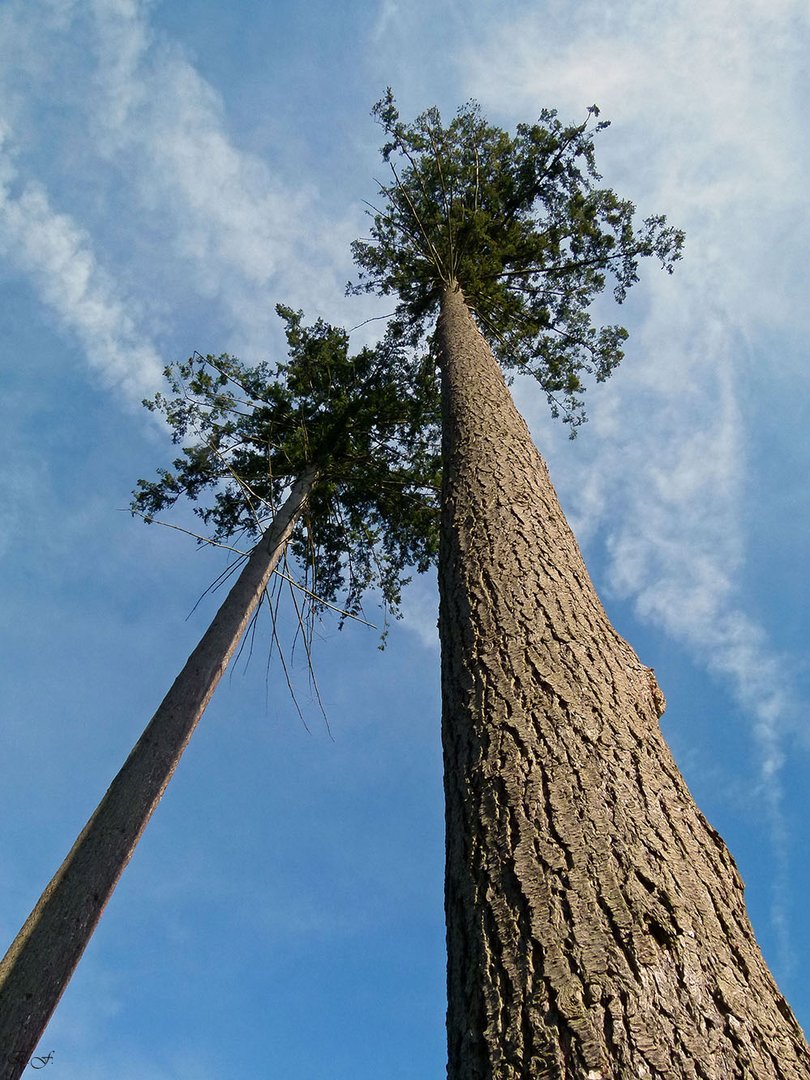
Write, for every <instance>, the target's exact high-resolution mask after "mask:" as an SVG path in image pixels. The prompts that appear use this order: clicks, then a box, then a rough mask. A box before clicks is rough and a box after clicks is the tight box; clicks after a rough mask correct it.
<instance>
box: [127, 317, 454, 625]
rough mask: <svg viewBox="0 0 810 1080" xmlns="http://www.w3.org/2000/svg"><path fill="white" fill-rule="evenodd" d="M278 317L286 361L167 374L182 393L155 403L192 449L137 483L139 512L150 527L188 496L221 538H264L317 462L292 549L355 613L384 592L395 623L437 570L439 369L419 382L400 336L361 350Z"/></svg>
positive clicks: (196, 364)
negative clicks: (373, 592)
mask: <svg viewBox="0 0 810 1080" xmlns="http://www.w3.org/2000/svg"><path fill="white" fill-rule="evenodd" d="M277 310H278V313H279V315H280V316H281V317H282V318H283V319H284V321H285V323H286V334H287V342H288V346H289V358H288V360H287V362H285V363H283V364H279V365H277V366H271V365H268V364H259V365H258V366H256V367H248V366H247V365H245V364H243V363H241V362H240V361H239V360H237V359H236V358H235V357H231V356H227V355H225V356H219V357H213V356H207V357H202V356H200V355H199V354H195V355H194V356H193V357H191V358H190V359H189V360H187V361H186V362H185V363H183V364H177V365H174V366H171V367H168V368H167V369H166V372H165V374H166V378H167V380H168V382H169V386H170V388H171V394H170V395H168V396H167V395H164V394H158V395H157V396H156V397H155V398H154V400H152V401H145V402H144V404H145V405H146V407H147V408H148V409H150V410H151V411H153V412H158V413H162V414H163V416H164V417H165V418H166V421H167V423H168V424H169V427H170V428H171V431H172V439H173V441H174V442H175V443H176V444H178V445H181V446H182V453H181V455H180V456H179V457H178V458H177V459H176V460H175V461H174V463H173V466H172V468H171V469H160V470H159V471H158V478H157V479H156V480H154V481H145V480H139V481H138V486H137V489H136V491H135V492H134V497H133V501H132V511H133V513H137V514H140V515H142V516H144V517H145V518H146V520H147V521H150V520H153V519H154V518H155V516H156V515H157V514H160V513H161V512H163V511H165V510H166V509H168V508H169V507H171V506H172V505H173V504H174V503H175V502H176V501H177V500H178V499H180V498H181V497H185V498H188V499H190V500H191V501H192V502H194V503H195V504H196V505H195V509H194V512H195V514H197V516H198V517H199V518H200V519H201V520H202V522H203V523H204V525H205V526H206V527H207V529H208V536H209V537H210V539H211V540H213V541H215V542H219V543H232V542H234V541H235V540H241V541H242V542H244V538H245V537H247V538H249V540H251V541H254V540H255V539H257V538H258V536H259V535H260V534H261V532H262V531H263V528H264V527H265V526H266V524H267V522H268V519H269V516H271V515H272V513H273V512H274V508H275V507H277V506H278V505H279V503H280V502H281V501H282V499H283V497H284V494H285V491H286V489H288V488H289V486H290V485H291V483H293V482H294V481H295V479H296V478H297V477H298V476H300V475H301V474H302V473H303V472H304V471H305V470H306V469H307V468H308V467H309V466H311V465H313V464H314V465H315V466H317V468H318V472H319V480H318V483H317V485H316V487H315V489H314V491H313V493H312V495H311V497H310V499H309V503H308V507H307V512H306V515H305V517H304V519H303V520H302V521H301V522H300V523H299V525H298V527H297V528H296V531H295V533H294V535H293V538H292V541H291V544H290V552H291V553H292V554H293V555H294V556H295V557H296V560H297V562H298V564H299V566H300V568H302V570H303V573H304V578H305V581H304V584H305V586H306V588H307V589H309V590H311V592H313V593H315V594H317V596H318V597H319V598H320V600H322V601H326V602H328V603H333V602H335V601H336V600H340V601H341V606H342V608H343V609H344V610H345V611H347V612H349V613H350V614H357V613H358V612H359V610H360V604H361V601H362V598H363V595H364V593H366V592H367V591H368V590H369V589H377V590H379V591H380V593H381V596H382V601H383V604H384V605H385V607H386V609H387V610H391V611H393V613H394V614H396V613H397V612H398V606H399V601H400V592H401V588H402V586H403V584H404V583H405V582H406V581H407V572H408V568H410V567H416V569H417V570H418V571H420V572H421V571H424V570H426V569H427V568H428V567H429V565H430V564H431V563H432V561H433V559H434V558H435V554H436V550H437V544H438V533H437V500H438V486H439V428H438V398H437V391H436V386H435V377H434V372H433V370H432V367H431V368H430V369H428V368H425V369H424V370H423V372H422V374H421V375H419V374H417V376H416V377H414V372H413V366H412V364H411V363H410V360H409V358H408V357H406V356H405V353H404V347H403V346H402V345H401V344H397V343H396V342H394V341H392V340H390V339H387V340H386V341H384V342H383V343H382V344H381V345H379V346H378V347H377V348H366V349H363V350H361V351H360V352H359V353H357V354H356V355H350V354H349V348H348V344H349V342H348V335H347V334H346V333H345V332H344V331H343V330H341V329H337V328H335V327H333V326H329V325H328V324H326V323H324V322H322V321H318V322H317V323H315V325H314V326H311V327H304V326H303V325H302V313H301V312H294V311H291V310H290V309H289V308H285V307H281V306H279V307H278V308H277ZM317 606H318V605H317V601H316V607H317Z"/></svg>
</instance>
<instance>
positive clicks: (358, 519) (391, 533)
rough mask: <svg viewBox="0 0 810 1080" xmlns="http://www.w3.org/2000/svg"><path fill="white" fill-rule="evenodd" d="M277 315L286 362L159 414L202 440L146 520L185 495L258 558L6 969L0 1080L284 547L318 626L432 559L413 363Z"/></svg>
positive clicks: (209, 387) (430, 442)
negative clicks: (357, 348)
mask: <svg viewBox="0 0 810 1080" xmlns="http://www.w3.org/2000/svg"><path fill="white" fill-rule="evenodd" d="M280 313H281V314H282V315H283V317H284V318H285V320H286V323H287V339H288V343H289V347H290V359H289V362H288V363H286V364H284V365H280V366H279V367H277V368H275V369H271V368H270V367H268V366H267V365H260V366H259V367H257V368H253V369H251V368H247V367H245V365H243V364H241V363H240V362H239V361H237V360H235V359H234V358H231V357H228V356H222V357H219V358H213V357H208V358H203V357H197V356H195V357H193V358H192V359H191V360H189V361H188V362H187V363H186V364H182V365H180V366H179V367H178V368H175V369H167V376H168V377H169V380H170V383H171V386H172V390H173V396H170V397H165V396H162V395H158V397H157V398H156V399H155V401H154V402H151V403H148V404H149V407H150V408H152V409H156V410H158V411H160V412H162V413H163V414H164V415H165V417H166V419H167V420H168V422H169V425H170V426H171V428H172V433H173V439H174V441H175V442H180V441H188V440H190V441H189V443H188V445H186V446H184V447H183V452H182V455H181V457H179V458H178V459H177V460H176V461H175V462H174V469H173V470H168V469H164V470H161V471H160V473H159V476H158V479H157V480H156V481H153V482H145V481H141V482H140V483H139V488H138V491H137V493H136V495H135V499H134V502H133V510H134V511H135V512H137V513H140V514H142V515H144V516H146V517H147V519H152V518H153V516H154V515H155V514H157V513H159V512H161V511H162V510H165V509H166V508H167V507H168V506H170V505H172V504H173V503H174V502H175V501H176V500H177V499H178V498H179V497H180V496H187V497H189V498H190V499H192V500H194V501H195V502H197V501H198V500H199V499H200V498H201V496H203V495H204V494H205V493H210V494H211V495H212V498H211V499H210V500H209V501H207V502H206V501H203V502H202V503H200V504H198V506H197V510H198V513H199V516H200V518H201V519H202V521H203V527H206V526H207V527H208V528H209V530H210V540H211V541H213V542H216V543H231V542H233V541H234V539H236V538H240V539H241V540H242V543H244V542H245V539H246V538H247V539H248V540H249V541H250V542H251V543H252V544H253V550H252V552H251V554H250V555H249V556H246V557H245V559H244V566H243V568H242V570H241V572H240V574H239V576H238V578H237V580H236V583H235V584H234V585H233V587H232V588H231V590H230V592H229V593H228V595H227V597H226V598H225V600H224V602H223V603H222V605H221V607H220V609H219V611H218V612H217V614H216V616H215V617H214V619H213V621H212V623H211V624H210V626H209V627H208V629H207V630H206V632H205V633H204V634H203V637H202V639H201V640H200V643H199V644H198V645H197V647H196V648H195V649H194V651H193V652H192V654H191V656H190V657H189V659H188V661H187V662H186V664H185V666H184V668H183V670H182V671H181V673H180V674H179V675H178V677H177V679H176V680H175V682H174V684H173V685H172V687H171V689H170V690H169V692H168V694H167V695H166V697H165V698H164V700H163V702H162V704H161V705H160V707H159V708H158V710H157V712H156V713H155V715H154V717H153V718H152V720H151V722H150V723H149V725H148V726H147V728H146V730H145V731H144V733H143V735H142V736H141V738H140V739H139V740H138V742H137V743H136V745H135V747H134V748H133V750H132V752H131V753H130V755H129V757H128V758H127V761H126V763H125V764H124V766H123V767H122V769H121V771H120V772H119V773H118V775H117V776H116V777H115V779H114V780H113V782H112V784H111V786H110V788H109V790H108V791H107V793H106V795H105V796H104V798H103V799H102V801H101V803H100V804H99V806H98V808H97V809H96V811H95V813H94V814H93V816H92V817H91V818H90V820H89V821H88V823H87V825H86V826H85V828H84V829H83V831H82V832H81V834H80V835H79V837H78V839H77V840H76V843H75V844H74V846H73V848H72V849H71V851H70V853H69V854H68V856H67V858H66V859H65V861H64V863H63V864H62V866H61V867H60V868H59V870H58V871H57V873H56V874H55V876H54V877H53V879H52V880H51V882H50V883H49V885H48V886H47V888H46V889H45V891H44V892H43V894H42V896H41V898H40V900H39V902H38V903H37V905H36V906H35V908H34V910H33V911H32V913H31V915H30V916H29V918H28V919H27V921H26V923H25V925H24V926H23V928H22V929H21V931H20V933H19V934H18V935H17V937H16V939H15V940H14V942H13V943H12V945H11V947H10V948H9V950H8V953H7V954H6V956H5V958H4V959H3V961H2V963H1V964H0V1080H17V1078H18V1077H19V1076H21V1074H22V1072H23V1071H24V1069H25V1068H26V1066H27V1063H28V1061H29V1060H30V1058H31V1055H32V1054H33V1052H34V1049H35V1048H36V1045H37V1043H38V1042H39V1039H40V1037H41V1035H42V1033H43V1032H44V1029H45V1027H46V1025H47V1023H48V1021H49V1019H50V1017H51V1015H52V1013H53V1010H54V1009H55V1008H56V1005H57V1004H58V1001H59V998H60V997H61V995H62V993H63V991H64V989H65V987H66V986H67V983H68V981H69V979H70V977H71V975H72V974H73V971H74V970H75V968H76V966H77V964H78V962H79V960H80V959H81V956H82V953H83V952H84V949H85V947H86V946H87V943H88V942H89V940H90V937H91V936H92V934H93V931H94V930H95V927H96V925H97V923H98V920H99V919H100V917H101V914H102V912H103V910H104V907H105V905H106V903H107V901H108V899H109V897H110V896H111V895H112V892H113V890H114V889H115V886H116V885H117V883H118V880H119V878H120V876H121V874H122V872H123V870H124V868H125V867H126V865H127V863H128V862H129V859H130V857H131V856H132V853H133V851H134V849H135V846H136V845H137V843H138V840H139V839H140V837H141V834H142V833H143V830H144V829H145V827H146V825H147V823H148V821H149V818H150V817H151V815H152V813H153V811H154V810H155V808H156V806H157V804H158V802H159V801H160V799H161V797H162V795H163V793H164V791H165V789H166V786H167V784H168V783H169V780H170V779H171V777H172V775H173V773H174V771H175V769H176V767H177V764H178V762H179V760H180V757H181V755H182V753H183V751H184V750H185V748H186V746H187V744H188V742H189V740H190V738H191V736H192V734H193V732H194V729H195V727H196V726H197V724H198V722H199V720H200V719H201V717H202V714H203V712H204V710H205V708H206V705H207V704H208V701H209V700H210V698H211V695H212V694H213V692H214V690H215V688H216V686H217V684H218V682H219V680H220V678H221V677H222V675H223V674H224V672H225V669H226V667H227V665H228V662H229V660H230V658H231V656H232V655H233V653H234V651H235V650H236V648H237V646H238V645H239V642H240V640H241V639H242V636H243V634H244V631H245V629H246V627H247V626H248V625H249V624H250V622H251V619H252V618H253V616H254V614H255V613H256V610H257V607H258V605H259V604H260V602H261V600H262V598H263V597H264V596H265V595H266V594H267V587H268V583H269V581H270V577H271V575H272V574H273V572H274V571H275V570H276V569H277V566H278V563H279V561H280V560H282V559H284V558H285V554H286V551H287V549H288V547H289V548H291V549H292V552H293V554H294V555H295V556H296V557H297V562H298V565H299V566H300V567H301V568H302V569H303V589H304V594H305V597H306V598H307V601H308V603H309V605H310V611H311V612H314V611H316V610H317V609H318V608H323V607H325V606H326V607H328V606H333V602H334V601H336V600H338V599H341V598H342V600H341V605H340V608H341V610H342V612H343V617H346V616H347V615H356V614H357V613H358V612H359V610H360V605H361V601H362V599H363V596H364V594H366V593H367V592H368V591H369V589H376V590H378V593H379V594H380V595H381V598H382V602H383V604H384V606H386V607H388V608H392V609H393V610H394V611H395V612H396V609H397V606H398V603H399V593H400V588H401V586H402V583H403V580H404V578H405V575H406V570H407V568H408V567H411V566H413V565H416V566H417V567H418V568H419V569H426V568H427V566H428V565H429V564H430V562H431V561H432V559H433V557H434V554H435V551H436V546H437V520H436V513H435V506H436V494H437V477H438V457H437V447H436V441H437V440H436V431H437V428H436V423H435V419H436V408H435V405H436V402H435V398H434V397H433V396H432V395H431V393H430V390H429V389H428V390H427V392H424V391H423V392H419V393H417V392H416V391H415V389H414V386H413V376H412V372H411V370H410V367H406V365H405V364H404V362H403V356H402V349H401V348H400V347H397V346H395V345H392V344H391V343H383V344H382V345H381V346H380V347H378V348H377V349H364V350H362V351H361V352H360V353H359V354H358V355H356V356H352V355H350V354H349V352H348V336H347V335H346V334H345V333H344V332H343V331H341V330H337V329H335V328H333V327H330V326H328V325H326V324H324V323H322V322H319V323H317V324H316V325H315V326H314V327H310V328H304V327H302V325H301V315H300V313H299V314H296V313H294V312H292V311H290V310H289V309H286V308H282V309H280ZM406 376H407V381H406ZM285 493H286V498H284V496H285ZM282 500H283V501H282ZM268 516H269V521H268V520H266V519H267V518H268ZM287 580H288V581H290V582H291V580H292V579H290V578H287ZM297 610H299V609H298V608H297ZM273 621H274V634H275V617H274V620H273Z"/></svg>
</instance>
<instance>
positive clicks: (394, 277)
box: [349, 88, 683, 426]
mask: <svg viewBox="0 0 810 1080" xmlns="http://www.w3.org/2000/svg"><path fill="white" fill-rule="evenodd" d="M373 115H374V116H375V117H376V119H377V120H378V122H379V123H380V124H381V126H382V128H383V130H384V132H385V134H386V142H385V144H384V146H383V147H382V156H383V160H384V161H385V162H387V164H388V165H389V166H390V170H391V181H390V182H389V183H386V184H383V183H381V184H379V194H380V196H381V197H382V204H381V206H380V207H379V208H378V207H372V208H371V210H370V212H369V213H370V217H371V222H372V225H371V235H370V237H368V238H366V239H361V240H357V241H355V242H354V244H353V247H352V250H353V254H354V258H355V262H356V263H357V265H358V267H359V268H360V273H359V279H358V282H357V284H355V285H350V286H349V288H350V290H352V291H356V292H362V291H370V292H378V293H380V294H386V295H387V294H393V295H396V296H397V297H398V298H399V306H398V308H397V316H396V321H395V324H394V328H395V332H399V333H400V334H402V335H403V336H406V337H408V338H409V339H410V340H412V341H413V340H418V339H419V338H420V337H421V336H422V335H423V334H424V333H425V331H426V329H427V327H428V325H430V324H432V322H433V320H435V315H436V311H437V307H438V304H439V301H440V297H441V293H442V290H443V289H444V288H446V287H447V286H453V285H455V284H458V285H460V286H461V288H462V290H463V292H464V295H465V297H466V299H467V301H468V303H469V305H470V307H471V309H472V310H473V311H474V313H475V315H476V317H477V319H478V322H479V325H480V327H481V329H482V332H483V333H484V334H485V336H486V337H487V339H488V341H489V343H490V345H491V346H492V348H493V351H494V352H495V355H496V356H497V357H498V359H499V361H500V362H501V363H502V364H503V365H504V366H505V367H507V368H514V369H517V370H519V371H523V372H526V373H529V374H531V375H533V376H534V377H535V378H536V379H537V380H538V381H539V383H540V385H541V386H542V387H543V389H544V390H545V391H546V393H547V395H548V397H549V401H550V403H551V405H552V410H553V411H554V412H555V414H556V413H558V412H559V411H562V412H563V413H564V416H565V419H566V421H568V422H569V423H571V424H572V425H574V426H576V425H577V424H578V423H580V422H581V421H582V420H583V419H584V408H583V402H582V399H581V397H580V395H581V393H582V391H583V390H584V384H583V376H584V375H586V374H591V375H593V376H595V378H596V379H597V380H598V381H602V380H604V379H606V378H607V377H608V376H609V375H610V374H611V372H612V371H613V369H614V368H615V367H616V365H617V364H618V363H619V362H620V360H621V359H622V355H623V353H622V343H623V342H624V340H625V339H626V338H627V332H626V330H624V328H623V327H620V326H602V327H598V326H596V325H594V322H593V319H592V313H591V308H592V305H593V302H594V300H595V299H596V297H597V296H598V295H599V294H601V293H602V292H603V291H604V289H605V287H606V285H607V283H608V280H609V279H610V280H612V282H613V295H614V297H615V299H616V300H617V301H618V302H619V303H621V302H622V301H623V300H624V298H625V296H626V294H627V290H628V289H629V288H630V287H631V286H632V285H633V284H634V283H635V282H636V281H637V280H638V264H639V260H640V259H642V258H645V257H648V256H656V257H657V258H658V259H659V260H660V262H661V264H662V266H663V267H664V268H665V269H666V270H667V271H669V272H671V271H672V268H673V264H674V263H675V261H676V260H677V259H679V258H680V255H681V248H682V244H683V233H682V232H681V231H680V230H678V229H675V228H672V227H671V226H667V224H666V220H665V218H664V217H662V216H654V217H648V218H646V219H645V220H644V221H642V222H641V224H640V225H638V226H635V225H634V215H635V206H634V205H633V203H632V202H630V201H629V200H627V199H621V198H619V196H618V195H616V194H615V192H613V191H612V190H610V189H609V188H604V187H600V186H599V181H600V180H601V177H600V175H599V173H598V172H597V170H596V162H595V151H594V136H595V135H596V134H597V133H598V132H600V131H601V130H603V129H604V128H606V127H607V126H608V125H607V123H606V122H604V121H597V119H596V118H597V117H598V115H599V110H598V109H597V108H596V106H595V105H594V106H591V107H590V108H589V109H588V115H587V117H586V119H585V121H584V122H583V123H581V124H577V125H565V124H563V123H562V122H561V121H560V120H559V119H558V117H557V114H556V112H555V111H553V110H548V109H547V110H544V111H543V112H542V113H541V114H540V118H539V120H538V122H537V123H535V124H520V125H518V127H517V130H516V133H515V135H514V136H512V135H509V134H508V133H507V132H505V131H503V130H501V129H500V128H497V127H494V126H492V125H490V124H489V123H487V121H486V120H485V119H484V118H483V116H482V115H481V111H480V108H479V106H478V105H477V104H476V103H475V102H470V103H468V104H467V105H464V106H462V107H461V108H460V109H459V110H458V112H457V114H456V116H455V117H454V119H453V120H452V121H451V122H450V123H449V124H448V125H446V126H445V125H444V124H443V122H442V119H441V116H440V114H439V111H438V109H435V108H431V109H428V110H427V111H426V112H424V113H422V114H421V115H420V116H418V117H417V118H416V120H415V121H414V122H413V123H412V124H406V123H404V122H403V121H402V119H401V118H400V115H399V111H398V109H397V106H396V102H395V99H394V96H393V93H392V92H391V90H390V88H389V90H388V92H387V94H386V96H385V97H384V98H383V99H382V100H381V101H379V102H378V103H377V104H376V105H375V106H374V110H373Z"/></svg>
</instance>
